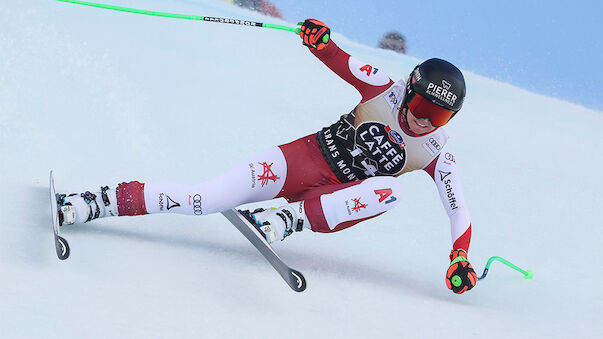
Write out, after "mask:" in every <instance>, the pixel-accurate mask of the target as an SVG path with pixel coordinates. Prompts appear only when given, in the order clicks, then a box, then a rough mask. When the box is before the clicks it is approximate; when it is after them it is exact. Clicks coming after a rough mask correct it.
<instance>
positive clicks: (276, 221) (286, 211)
mask: <svg viewBox="0 0 603 339" xmlns="http://www.w3.org/2000/svg"><path fill="white" fill-rule="evenodd" d="M239 213H241V215H243V216H244V217H245V219H247V221H249V222H250V223H251V224H253V225H254V226H255V227H256V229H257V230H258V231H259V232H260V234H261V235H262V236H263V237H264V238H265V239H266V241H268V243H270V244H272V243H273V242H275V241H277V240H281V241H282V240H283V239H285V238H286V237H288V236H289V235H291V234H292V233H293V232H294V231H295V232H301V231H302V230H303V229H304V227H306V228H310V223H309V222H308V219H307V217H306V213H305V211H304V208H303V202H298V203H293V204H287V205H284V206H281V207H279V208H270V209H263V208H258V209H256V210H254V211H253V212H250V211H249V210H245V211H241V210H239Z"/></svg>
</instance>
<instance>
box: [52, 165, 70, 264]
mask: <svg viewBox="0 0 603 339" xmlns="http://www.w3.org/2000/svg"><path fill="white" fill-rule="evenodd" d="M48 186H49V191H50V212H51V213H52V226H53V229H54V246H55V248H56V251H57V257H59V259H61V260H65V259H67V258H69V254H70V253H71V250H70V249H69V243H68V242H67V240H65V238H63V237H61V235H60V234H59V211H58V210H57V195H56V192H55V190H54V178H53V176H52V171H50V183H49V185H48Z"/></svg>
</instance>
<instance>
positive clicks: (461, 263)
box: [446, 249, 477, 294]
mask: <svg viewBox="0 0 603 339" xmlns="http://www.w3.org/2000/svg"><path fill="white" fill-rule="evenodd" d="M475 283H477V274H475V271H474V270H473V267H472V266H471V264H470V263H469V260H467V252H465V250H463V249H458V250H452V252H450V267H448V271H447V272H446V286H448V289H449V290H452V292H454V293H456V294H461V293H464V292H467V291H469V290H470V289H472V288H473V287H474V286H475Z"/></svg>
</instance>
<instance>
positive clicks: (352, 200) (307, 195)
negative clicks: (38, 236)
mask: <svg viewBox="0 0 603 339" xmlns="http://www.w3.org/2000/svg"><path fill="white" fill-rule="evenodd" d="M300 24H301V25H302V26H301V32H300V37H301V38H302V41H303V44H304V45H305V46H307V47H308V48H309V50H310V51H311V52H312V53H313V54H314V55H315V56H316V57H317V58H318V59H319V60H320V61H322V62H323V63H324V64H325V65H326V66H327V67H328V68H330V69H331V70H332V71H333V72H335V73H336V74H337V75H338V76H340V77H341V78H342V79H343V80H345V81H346V82H348V83H349V84H351V85H352V86H354V87H355V88H356V89H357V90H358V91H359V92H360V94H361V96H362V99H361V101H360V103H358V104H357V105H356V106H355V107H354V109H353V110H352V111H351V112H350V113H347V114H344V115H342V116H341V118H340V119H339V120H338V121H336V122H335V123H333V124H332V125H331V126H328V127H324V128H322V129H321V130H320V131H318V132H317V133H315V134H312V135H308V136H305V137H302V138H300V139H298V140H295V141H293V142H291V143H288V144H285V145H280V146H278V147H274V148H271V149H268V150H265V151H263V152H260V153H258V154H256V155H254V156H252V157H251V158H249V159H248V160H247V161H245V162H243V163H241V164H240V165H238V166H236V167H234V168H231V169H230V170H228V171H226V172H225V173H223V174H222V175H220V176H218V177H216V178H213V179H210V180H207V181H204V182H201V183H199V184H195V185H186V184H177V183H141V182H138V181H132V182H122V183H120V184H119V185H117V186H116V187H113V188H109V187H108V186H104V187H101V189H100V190H99V191H95V192H89V191H86V192H84V193H81V194H69V195H65V194H57V200H58V212H59V222H60V224H61V225H67V224H74V223H83V222H88V221H91V220H94V219H97V218H101V217H108V216H133V215H142V214H148V213H181V214H190V215H206V214H211V213H216V212H221V211H225V210H228V209H231V208H234V207H236V206H239V205H241V204H244V203H250V202H257V201H263V200H269V199H274V198H279V197H282V198H285V199H286V200H287V201H288V202H289V203H288V204H286V205H284V206H281V207H278V208H272V209H267V210H264V209H258V210H255V211H253V212H251V211H241V213H242V214H243V215H244V216H245V217H246V218H247V219H248V220H249V221H250V222H252V223H253V224H254V225H255V226H256V228H257V230H258V232H261V234H262V235H263V236H264V237H265V238H266V240H267V241H268V242H270V243H273V242H275V241H277V240H283V239H284V238H285V237H287V236H289V235H291V234H292V233H293V232H294V231H296V232H299V231H302V230H303V229H304V228H306V229H310V230H312V231H314V232H322V233H331V232H337V231H341V230H343V229H345V228H348V227H350V226H353V225H355V224H357V223H360V222H361V221H364V220H367V219H370V218H374V217H376V216H378V215H379V214H381V213H384V212H386V211H388V210H390V209H392V208H394V207H395V206H397V205H398V203H399V200H398V199H399V197H400V196H401V194H402V187H401V185H400V183H399V182H398V180H397V179H396V178H395V177H396V176H399V175H401V174H404V173H407V172H410V171H415V170H423V171H425V172H427V173H428V174H429V175H430V176H431V177H432V178H433V180H434V182H435V184H436V187H437V189H438V191H439V194H440V197H441V200H442V203H443V205H444V208H445V210H446V212H447V213H448V216H449V218H450V225H451V233H452V243H453V245H452V251H451V253H450V260H451V263H450V266H449V268H448V270H447V272H446V285H447V287H448V288H449V289H451V290H452V291H453V292H455V293H459V294H460V293H464V292H466V291H468V290H470V289H471V288H473V287H474V286H475V283H476V281H477V276H476V274H475V271H474V270H473V267H472V266H471V264H470V263H469V261H468V260H467V251H468V249H469V242H470V238H471V221H470V217H469V211H468V209H467V206H466V204H465V201H464V198H463V193H462V190H461V184H460V181H459V177H458V173H457V169H456V159H455V156H454V155H453V153H452V151H451V149H450V147H449V146H448V142H447V140H448V137H447V135H446V133H445V132H444V130H443V129H442V128H441V127H442V126H443V125H445V124H446V123H447V122H448V121H449V120H450V119H451V118H452V117H453V116H454V115H455V114H456V113H457V112H458V111H459V110H460V109H461V106H462V104H463V100H464V97H465V80H464V78H463V75H462V73H461V72H460V70H459V69H458V68H456V67H455V66H454V65H452V64H451V63H449V62H447V61H444V60H441V59H435V58H434V59H429V60H427V61H425V62H423V63H421V64H419V65H418V66H416V67H415V69H414V70H413V71H412V72H411V74H410V76H409V78H408V79H407V81H406V82H405V81H404V80H399V81H397V82H394V81H393V80H392V79H390V78H389V77H388V76H387V75H386V74H384V72H383V71H381V70H380V69H379V68H377V67H374V66H373V65H370V64H366V63H364V62H361V61H359V60H357V59H355V58H354V57H352V56H350V55H349V54H347V53H346V52H344V51H343V50H342V49H340V48H339V47H338V46H337V45H336V44H335V42H334V41H332V40H331V39H330V29H329V27H328V26H327V25H326V24H324V23H323V22H321V21H318V20H316V19H307V20H305V21H304V22H303V24H302V23H300ZM232 192H236V194H233V193H232Z"/></svg>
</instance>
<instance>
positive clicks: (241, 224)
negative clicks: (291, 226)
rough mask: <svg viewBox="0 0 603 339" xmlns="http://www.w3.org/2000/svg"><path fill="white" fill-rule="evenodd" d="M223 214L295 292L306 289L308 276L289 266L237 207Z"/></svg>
mask: <svg viewBox="0 0 603 339" xmlns="http://www.w3.org/2000/svg"><path fill="white" fill-rule="evenodd" d="M222 215H224V216H225V217H226V219H228V221H230V222H231V223H232V224H233V225H234V226H235V227H236V228H237V229H238V230H239V231H240V232H241V233H242V234H243V235H244V236H245V238H247V240H249V242H251V244H252V245H253V246H255V248H257V249H258V251H260V253H261V254H262V255H263V256H264V258H266V260H268V262H269V263H270V264H271V265H272V267H274V269H275V270H276V271H277V272H278V274H280V275H281V277H282V278H283V280H285V282H286V283H287V284H288V285H289V287H291V289H292V290H294V291H295V292H303V291H304V290H305V289H306V278H304V276H303V275H302V274H301V273H300V272H299V271H296V270H294V269H292V268H291V267H289V266H287V265H286V264H285V263H284V262H283V261H282V260H281V258H280V257H279V256H278V254H276V252H274V250H273V249H272V246H270V244H269V243H268V242H267V241H266V239H264V237H263V236H262V235H261V234H259V233H258V232H259V231H258V230H257V229H256V228H255V227H254V226H253V225H251V224H250V223H249V222H248V221H247V220H246V219H245V217H243V216H242V215H241V213H239V211H237V210H236V209H231V210H228V211H225V212H222Z"/></svg>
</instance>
